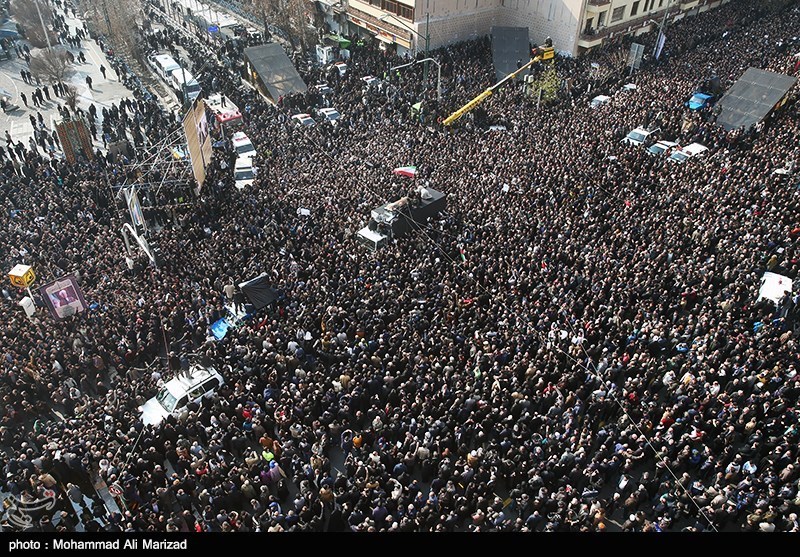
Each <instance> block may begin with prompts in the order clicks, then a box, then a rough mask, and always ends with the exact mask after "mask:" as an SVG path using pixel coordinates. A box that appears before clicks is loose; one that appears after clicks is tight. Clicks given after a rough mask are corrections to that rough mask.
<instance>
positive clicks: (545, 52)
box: [442, 37, 555, 126]
mask: <svg viewBox="0 0 800 557" xmlns="http://www.w3.org/2000/svg"><path fill="white" fill-rule="evenodd" d="M554 58H555V49H554V48H553V41H552V40H551V39H550V37H547V39H545V41H544V43H543V44H542V45H541V46H535V47H533V48H532V49H531V59H530V60H529V61H528V63H526V64H523V65H521V66H520V67H519V68H518V69H517V71H515V72H513V73H510V74H508V75H507V76H505V77H504V78H503V79H501V80H500V81H498V82H497V83H495V84H494V85H492V86H491V87H489V88H488V89H486V90H485V91H483V92H482V93H481V94H479V95H478V96H477V97H475V98H474V99H472V100H471V101H469V102H468V103H467V104H465V105H464V106H462V107H461V108H459V109H458V110H456V111H455V112H453V113H452V114H451V115H450V116H448V117H447V118H445V119H444V120H443V121H442V124H443V125H445V126H450V125H452V124H453V123H455V122H456V121H457V120H458V119H459V118H461V117H462V116H464V115H465V114H467V113H468V112H470V111H472V110H474V109H475V107H476V106H478V105H479V104H481V103H482V102H483V101H485V100H486V99H487V98H489V97H490V96H492V93H494V92H495V91H497V90H498V89H500V87H502V86H503V85H505V84H506V83H507V82H509V81H513V80H514V79H515V78H516V77H517V76H518V75H519V74H521V73H522V72H524V71H525V70H527V69H528V68H530V67H531V66H532V65H533V64H536V63H538V62H549V61H551V60H553V59H554Z"/></svg>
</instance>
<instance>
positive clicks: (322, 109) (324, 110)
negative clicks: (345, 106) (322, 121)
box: [319, 107, 339, 114]
mask: <svg viewBox="0 0 800 557" xmlns="http://www.w3.org/2000/svg"><path fill="white" fill-rule="evenodd" d="M319 111H320V112H322V113H323V114H330V113H332V112H335V113H336V114H339V111H338V110H336V109H335V108H333V107H329V108H320V109H319Z"/></svg>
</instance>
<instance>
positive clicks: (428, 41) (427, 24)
mask: <svg viewBox="0 0 800 557" xmlns="http://www.w3.org/2000/svg"><path fill="white" fill-rule="evenodd" d="M389 17H391V18H392V19H394V20H395V21H396V22H397V23H399V24H400V25H402V26H403V27H405V28H406V29H408V30H409V31H411V32H412V33H414V34H415V35H416V36H417V37H419V38H420V39H422V40H423V41H425V56H426V58H425V65H424V66H423V68H422V69H423V72H422V79H423V80H424V81H428V61H430V60H432V58H428V57H427V56H428V48H429V47H430V44H431V33H430V27H431V14H425V36H422V35H420V34H419V33H418V32H417V31H415V30H414V29H412V28H411V27H409V26H408V25H406V24H405V23H403V22H402V21H401V20H399V19H398V18H397V17H395V16H394V15H392V14H383V15H382V16H381V17H379V18H378V21H385V20H386V19H387V18H389ZM420 61H421V60H420Z"/></svg>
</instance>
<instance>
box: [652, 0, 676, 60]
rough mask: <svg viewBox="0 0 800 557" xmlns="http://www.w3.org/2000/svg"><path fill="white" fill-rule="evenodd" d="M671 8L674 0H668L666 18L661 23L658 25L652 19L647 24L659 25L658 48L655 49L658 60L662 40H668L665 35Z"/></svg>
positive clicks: (665, 11) (654, 55)
mask: <svg viewBox="0 0 800 557" xmlns="http://www.w3.org/2000/svg"><path fill="white" fill-rule="evenodd" d="M671 7H672V0H667V7H666V8H664V18H663V19H662V20H661V23H658V22H657V21H654V20H652V19H651V20H649V21H648V22H647V24H648V25H649V24H651V23H655V24H656V25H658V37H656V46H655V47H654V48H653V58H656V59H658V58H657V57H656V53H657V52H658V44H659V43H660V42H661V41H662V40H666V38H667V37H666V36H665V35H664V27H666V25H667V16H668V15H669V9H670V8H671ZM662 37H663V39H662Z"/></svg>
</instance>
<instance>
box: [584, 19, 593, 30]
mask: <svg viewBox="0 0 800 557" xmlns="http://www.w3.org/2000/svg"><path fill="white" fill-rule="evenodd" d="M593 24H594V18H593V17H590V18H589V19H587V20H586V30H585V31H584V33H591V32H592V31H593V29H592V25H593Z"/></svg>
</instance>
